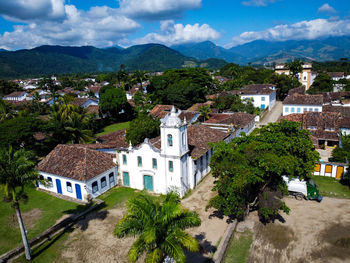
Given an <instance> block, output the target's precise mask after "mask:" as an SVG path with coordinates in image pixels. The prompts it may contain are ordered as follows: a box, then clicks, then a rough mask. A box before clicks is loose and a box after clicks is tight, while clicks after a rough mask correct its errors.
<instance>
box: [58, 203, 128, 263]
mask: <svg viewBox="0 0 350 263" xmlns="http://www.w3.org/2000/svg"><path fill="white" fill-rule="evenodd" d="M124 212H125V209H124V208H116V209H111V210H108V211H106V210H102V211H96V212H92V213H90V214H89V215H88V216H86V218H85V219H84V220H81V221H79V223H78V224H77V225H76V227H75V229H74V231H73V232H72V233H71V234H70V235H69V237H68V240H67V241H66V243H65V249H64V251H62V258H63V259H64V261H67V262H86V263H88V262H128V260H127V253H128V250H129V248H130V246H131V244H132V242H133V241H134V239H133V238H123V239H118V238H117V237H116V236H114V235H113V230H114V227H115V225H116V223H117V222H118V221H119V220H120V219H121V218H122V216H123V214H124Z"/></svg>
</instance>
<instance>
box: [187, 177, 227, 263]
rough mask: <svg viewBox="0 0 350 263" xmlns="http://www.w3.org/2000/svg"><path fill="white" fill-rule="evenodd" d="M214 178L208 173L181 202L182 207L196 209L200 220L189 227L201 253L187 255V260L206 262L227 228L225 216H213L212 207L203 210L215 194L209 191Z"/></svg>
mask: <svg viewBox="0 0 350 263" xmlns="http://www.w3.org/2000/svg"><path fill="white" fill-rule="evenodd" d="M213 182H214V178H213V177H212V176H211V175H210V174H209V175H207V176H206V177H205V178H204V179H203V180H202V182H201V183H200V184H199V185H198V186H197V187H196V188H195V189H194V190H193V193H192V194H191V195H190V196H189V197H188V198H186V199H184V200H183V201H182V202H181V203H182V205H183V206H184V207H186V208H188V209H190V210H192V211H196V212H197V213H198V214H199V217H200V218H201V220H202V224H201V225H200V226H199V227H195V228H192V229H189V230H188V231H187V232H189V233H190V234H191V235H192V236H194V237H196V238H197V240H198V241H199V243H200V244H201V247H202V251H201V252H202V253H196V254H191V255H188V258H187V262H196V263H197V262H198V263H200V262H208V258H209V257H211V256H212V255H213V253H214V252H215V250H216V249H217V247H218V245H219V242H220V241H221V238H222V236H223V235H224V232H225V230H226V228H227V222H226V220H227V218H226V217H224V218H218V217H216V216H213V212H214V209H208V211H205V207H206V205H207V204H208V202H209V200H210V199H211V198H212V197H213V196H214V195H215V193H214V192H212V191H211V189H212V187H213Z"/></svg>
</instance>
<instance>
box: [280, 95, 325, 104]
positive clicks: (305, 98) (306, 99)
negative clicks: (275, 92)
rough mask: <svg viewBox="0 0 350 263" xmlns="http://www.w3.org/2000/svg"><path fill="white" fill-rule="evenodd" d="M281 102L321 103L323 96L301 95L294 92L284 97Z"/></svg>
mask: <svg viewBox="0 0 350 263" xmlns="http://www.w3.org/2000/svg"><path fill="white" fill-rule="evenodd" d="M283 104H288V105H322V104H323V96H322V95H301V94H294V95H292V96H287V98H285V99H284V101H283Z"/></svg>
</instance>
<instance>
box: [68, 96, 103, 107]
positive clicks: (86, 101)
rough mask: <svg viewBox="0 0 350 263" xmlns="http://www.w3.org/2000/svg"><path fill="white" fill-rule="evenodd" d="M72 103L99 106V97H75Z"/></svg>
mask: <svg viewBox="0 0 350 263" xmlns="http://www.w3.org/2000/svg"><path fill="white" fill-rule="evenodd" d="M70 104H73V105H76V106H78V107H83V108H87V107H89V106H98V100H97V99H88V98H75V99H74V100H73V101H71V102H70Z"/></svg>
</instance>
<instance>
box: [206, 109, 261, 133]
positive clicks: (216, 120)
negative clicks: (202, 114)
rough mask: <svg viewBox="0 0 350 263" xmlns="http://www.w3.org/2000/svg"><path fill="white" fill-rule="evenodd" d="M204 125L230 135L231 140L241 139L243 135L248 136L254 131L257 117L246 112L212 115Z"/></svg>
mask: <svg viewBox="0 0 350 263" xmlns="http://www.w3.org/2000/svg"><path fill="white" fill-rule="evenodd" d="M203 125H206V126H208V127H210V128H212V129H217V130H221V131H223V132H227V133H230V139H233V138H234V137H240V136H241V134H242V133H245V134H247V135H248V134H250V133H251V132H252V131H253V130H254V128H255V116H254V115H253V114H249V113H245V112H234V113H221V114H220V113H211V114H210V118H209V119H208V120H207V121H205V122H204V123H203Z"/></svg>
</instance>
